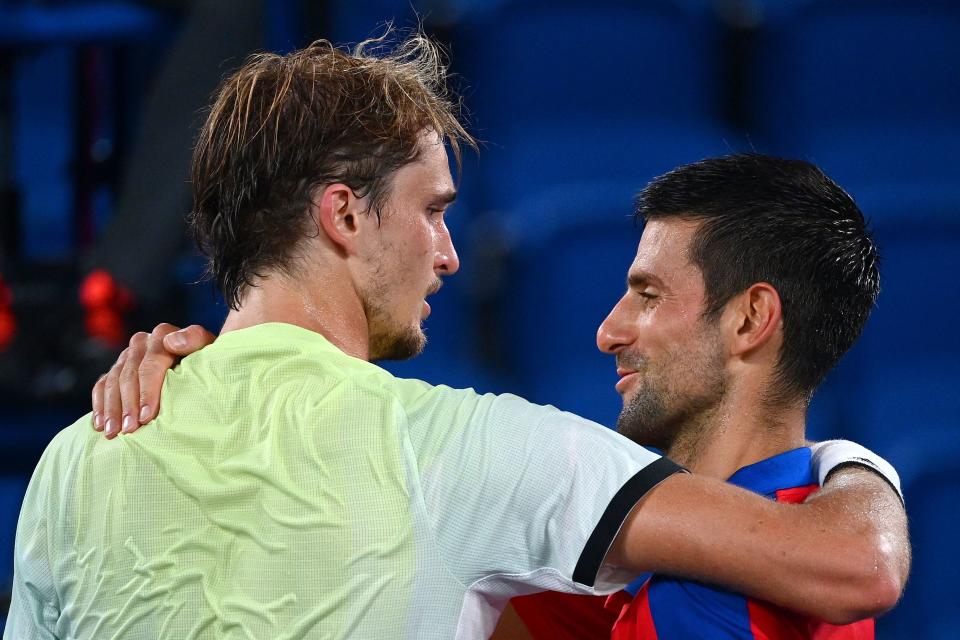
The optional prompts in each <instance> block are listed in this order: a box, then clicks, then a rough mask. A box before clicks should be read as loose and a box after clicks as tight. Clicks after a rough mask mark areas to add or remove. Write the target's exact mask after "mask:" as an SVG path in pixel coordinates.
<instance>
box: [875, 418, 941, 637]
mask: <svg viewBox="0 0 960 640" xmlns="http://www.w3.org/2000/svg"><path fill="white" fill-rule="evenodd" d="M939 427H940V428H927V429H914V428H912V427H911V429H909V430H907V431H906V432H905V433H903V434H902V436H901V437H900V438H899V439H898V440H897V441H896V442H895V443H892V444H893V446H892V447H891V449H892V451H895V452H896V457H894V458H892V460H893V461H894V462H895V463H896V465H897V467H898V468H899V471H900V476H901V480H902V482H903V487H904V492H905V495H906V503H907V513H908V514H909V515H910V533H911V537H912V540H913V573H912V576H911V580H910V583H909V584H908V585H907V589H906V592H905V593H904V597H903V601H902V602H901V603H900V604H899V605H898V606H897V607H896V608H895V609H894V610H893V611H891V612H890V613H889V614H887V615H886V616H884V617H883V618H881V619H880V620H879V621H878V624H877V637H878V638H929V639H931V640H940V639H941V638H955V637H956V635H957V629H958V628H960V609H958V608H957V606H956V599H957V592H956V585H957V582H958V581H960V547H958V546H957V534H958V532H960V510H958V509H957V496H958V495H960V480H958V478H957V474H956V472H955V469H956V464H957V460H958V459H960V423H956V422H955V423H952V424H941V425H939Z"/></svg>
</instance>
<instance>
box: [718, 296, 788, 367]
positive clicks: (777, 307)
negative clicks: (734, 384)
mask: <svg viewBox="0 0 960 640" xmlns="http://www.w3.org/2000/svg"><path fill="white" fill-rule="evenodd" d="M723 315H724V328H725V329H727V331H726V334H727V336H728V338H729V340H730V352H731V354H733V355H746V354H748V353H750V352H754V351H757V350H759V349H761V348H762V347H764V346H765V345H767V344H769V343H770V341H771V340H772V339H773V338H775V337H776V336H777V335H778V332H781V331H782V326H783V308H782V306H781V304H780V294H779V293H777V290H776V289H774V288H773V285H771V284H769V283H766V282H758V283H756V284H753V285H751V286H750V288H749V289H747V290H746V291H744V292H743V293H741V294H740V295H738V296H735V297H734V298H733V299H732V300H731V301H730V302H728V303H727V308H726V310H725V311H724V314H723Z"/></svg>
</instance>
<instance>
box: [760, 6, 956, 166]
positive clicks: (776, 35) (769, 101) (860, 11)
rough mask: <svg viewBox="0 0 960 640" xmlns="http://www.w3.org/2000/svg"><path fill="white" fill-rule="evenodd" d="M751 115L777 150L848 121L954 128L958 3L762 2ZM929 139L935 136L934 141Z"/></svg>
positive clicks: (865, 125) (836, 130) (800, 146)
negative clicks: (763, 15) (764, 15)
mask: <svg viewBox="0 0 960 640" xmlns="http://www.w3.org/2000/svg"><path fill="white" fill-rule="evenodd" d="M764 7H765V8H766V10H767V14H768V19H767V22H766V24H765V25H764V26H763V29H762V31H761V33H762V37H761V39H760V42H759V46H758V48H757V51H756V55H755V59H756V61H757V65H758V68H757V73H756V77H755V80H756V82H755V85H754V90H755V94H756V95H755V99H754V100H753V104H754V107H755V114H754V115H755V120H756V122H757V125H758V130H757V131H755V132H754V133H758V134H761V135H764V136H766V137H767V139H768V140H771V141H774V142H775V143H777V148H778V149H780V150H781V151H783V150H786V151H789V152H795V150H805V149H809V148H810V144H811V142H816V138H821V139H822V140H825V141H829V140H830V139H831V138H832V137H833V136H835V135H843V134H844V132H847V131H849V128H850V127H851V126H852V127H855V128H856V129H860V130H872V131H875V132H884V131H886V130H889V129H894V130H896V129H898V128H900V127H901V126H904V125H905V126H913V125H922V126H930V127H933V128H934V129H940V128H944V127H945V126H950V127H955V126H956V125H957V124H958V114H960V83H958V82H957V81H956V76H957V74H956V71H957V60H960V5H958V4H957V3H956V2H953V1H952V0H926V1H924V2H915V1H913V0H805V1H802V0H801V1H797V2H788V3H785V2H766V3H765V4H764ZM931 139H932V138H931Z"/></svg>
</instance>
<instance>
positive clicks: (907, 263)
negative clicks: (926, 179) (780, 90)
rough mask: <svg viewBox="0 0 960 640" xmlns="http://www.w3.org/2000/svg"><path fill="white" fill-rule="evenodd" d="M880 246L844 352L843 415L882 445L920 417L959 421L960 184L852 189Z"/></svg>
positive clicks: (864, 436)
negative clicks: (852, 341) (871, 298)
mask: <svg viewBox="0 0 960 640" xmlns="http://www.w3.org/2000/svg"><path fill="white" fill-rule="evenodd" d="M854 195H855V197H857V200H858V202H859V204H860V206H861V208H862V210H863V211H864V213H865V215H866V216H867V217H868V218H869V219H870V220H871V221H872V226H873V227H874V230H875V237H876V239H877V242H878V244H879V246H880V252H881V256H882V263H881V292H880V297H879V299H878V301H877V307H876V309H875V310H874V312H873V314H872V315H871V318H870V319H869V320H868V322H867V326H866V328H865V330H864V333H863V336H862V337H861V339H860V341H859V343H858V344H857V345H855V347H854V348H853V350H852V351H851V353H850V355H849V357H848V360H850V364H851V365H852V366H851V370H852V374H851V375H850V376H848V378H847V380H846V384H848V387H847V389H846V391H845V393H846V394H847V396H846V398H845V402H846V403H847V406H846V407H845V408H844V414H845V417H844V421H845V422H849V423H851V424H856V425H858V426H857V427H856V429H857V433H858V434H859V436H860V437H861V438H862V439H864V440H865V442H867V443H876V444H877V445H878V446H879V448H881V449H885V448H886V447H887V446H888V442H889V441H890V439H891V438H893V437H895V436H896V435H898V434H900V433H903V432H904V431H909V430H912V429H915V428H917V425H919V424H960V394H958V393H957V391H956V389H957V388H958V386H960V338H958V337H957V334H956V327H955V324H956V318H957V317H960V294H958V292H960V288H958V286H957V283H956V274H957V273H958V271H960V251H958V249H957V248H958V247H960V190H958V189H957V188H956V186H955V185H953V187H952V188H949V187H948V186H943V187H942V188H936V186H935V185H927V186H922V187H921V186H917V185H913V186H909V185H900V186H899V188H895V187H894V186H892V185H885V186H884V185H881V186H878V187H877V188H875V189H873V190H862V191H860V193H859V194H858V193H856V192H855V193H854Z"/></svg>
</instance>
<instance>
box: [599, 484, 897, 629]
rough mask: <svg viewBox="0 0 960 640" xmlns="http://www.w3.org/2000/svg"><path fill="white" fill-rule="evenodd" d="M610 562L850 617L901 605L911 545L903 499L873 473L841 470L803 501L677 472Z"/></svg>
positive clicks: (838, 618) (637, 514)
mask: <svg viewBox="0 0 960 640" xmlns="http://www.w3.org/2000/svg"><path fill="white" fill-rule="evenodd" d="M606 560H607V562H608V563H610V564H614V565H618V566H622V567H628V568H631V569H635V570H637V571H638V572H639V571H655V572H661V573H667V574H672V575H679V576H684V577H688V578H693V579H696V580H701V581H704V582H710V583H716V584H721V585H724V586H725V587H727V588H730V589H732V590H734V591H738V592H741V593H745V594H748V595H751V596H754V597H757V598H760V599H763V600H767V601H769V602H773V603H775V604H778V605H781V606H784V607H787V608H790V609H794V610H796V611H801V612H803V613H806V614H809V615H812V616H815V617H817V618H820V619H823V620H826V621H827V622H831V623H833V624H846V623H849V622H853V621H855V620H860V619H863V618H868V617H872V616H876V615H879V614H881V613H883V612H885V611H887V610H889V609H890V608H892V607H893V606H894V605H895V604H896V602H897V600H898V598H899V597H900V594H901V592H902V591H903V587H904V584H905V583H906V580H907V575H908V573H909V569H910V543H909V539H908V535H907V519H906V513H905V511H904V509H903V505H902V504H901V503H900V499H899V498H898V497H897V495H896V493H894V491H893V490H892V489H891V488H890V486H889V485H888V484H887V483H886V481H885V480H883V479H882V478H881V477H880V476H879V475H877V474H875V473H873V472H872V471H868V470H865V469H861V468H858V467H854V466H847V467H843V468H841V469H839V470H838V471H836V472H835V473H833V474H832V475H831V476H830V478H829V479H828V481H827V484H826V485H825V486H824V487H823V489H822V490H821V491H820V492H819V493H818V494H817V495H816V496H815V497H813V498H811V499H810V500H809V501H807V502H806V503H804V504H799V505H795V504H782V503H776V502H772V501H770V500H766V499H764V498H762V497H760V496H757V495H754V494H751V493H749V492H747V491H744V490H742V489H738V488H736V487H733V486H731V485H728V484H726V483H723V482H720V481H716V480H712V479H709V478H704V477H700V476H694V475H688V474H677V475H675V476H672V477H670V478H668V479H667V480H665V481H664V482H663V483H661V484H660V486H658V487H657V488H656V489H654V490H653V491H651V493H650V494H649V495H648V496H647V497H646V498H644V499H643V500H642V501H641V502H640V503H639V505H638V506H637V507H636V508H634V510H633V512H632V513H631V514H630V516H629V517H628V518H627V520H626V522H625V523H624V525H623V527H622V528H621V530H620V533H619V535H618V536H617V538H616V540H615V541H614V543H613V545H612V546H611V548H610V551H609V552H608V554H607V559H606Z"/></svg>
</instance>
